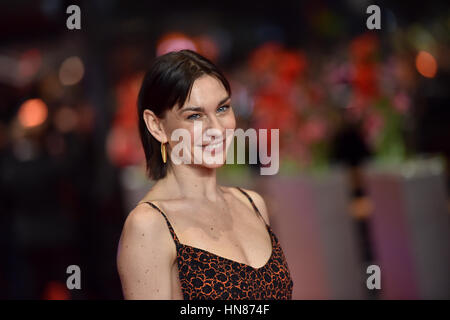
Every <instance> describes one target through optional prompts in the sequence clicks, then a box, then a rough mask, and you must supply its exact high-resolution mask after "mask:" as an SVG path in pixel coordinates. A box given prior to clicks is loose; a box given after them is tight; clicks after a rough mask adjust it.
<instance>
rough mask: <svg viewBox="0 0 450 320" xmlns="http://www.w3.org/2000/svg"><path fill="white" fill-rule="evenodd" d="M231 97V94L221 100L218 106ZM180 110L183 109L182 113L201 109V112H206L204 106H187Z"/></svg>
mask: <svg viewBox="0 0 450 320" xmlns="http://www.w3.org/2000/svg"><path fill="white" fill-rule="evenodd" d="M230 98H231V97H230V96H227V97H225V98H223V99H222V100H220V102H219V103H218V104H217V106H220V105H222V104H224V103H225V102H226V101H227V100H229V99H230ZM180 111H181V112H180V113H183V112H185V111H201V112H204V111H205V108H202V107H187V108H183V109H181V110H180Z"/></svg>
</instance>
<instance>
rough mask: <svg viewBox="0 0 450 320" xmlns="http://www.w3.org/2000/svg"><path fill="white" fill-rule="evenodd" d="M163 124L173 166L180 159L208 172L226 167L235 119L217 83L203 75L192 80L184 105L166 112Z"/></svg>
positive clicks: (214, 79)
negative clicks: (209, 169)
mask: <svg viewBox="0 0 450 320" xmlns="http://www.w3.org/2000/svg"><path fill="white" fill-rule="evenodd" d="M162 123H163V125H164V130H165V133H166V134H167V137H168V139H169V140H168V142H169V146H168V150H167V152H168V157H170V158H171V160H172V162H173V163H175V164H177V160H178V159H181V158H183V159H185V160H186V159H188V162H189V163H191V164H193V165H200V166H203V167H207V168H218V167H220V166H222V165H223V164H224V163H225V161H226V154H227V150H228V147H229V145H230V143H231V141H232V139H233V136H232V133H233V132H234V129H235V128H236V119H235V117H234V112H233V109H232V107H231V101H230V96H229V95H228V93H227V91H226V90H225V87H224V86H223V85H222V83H221V82H220V81H219V80H218V79H216V78H214V77H212V76H208V75H204V76H202V77H200V78H198V79H197V80H195V81H194V83H193V85H192V90H191V93H190V96H189V97H188V99H187V100H186V102H185V104H184V105H183V106H182V107H181V108H173V109H171V110H169V111H168V112H167V115H166V117H165V118H164V119H163V121H162ZM227 132H228V134H227ZM230 133H231V134H230ZM181 137H183V138H181ZM188 137H189V138H188ZM185 140H186V141H185ZM188 155H189V156H188ZM187 156H188V157H187ZM181 161H182V160H181ZM179 162H180V161H179ZM179 162H178V163H179Z"/></svg>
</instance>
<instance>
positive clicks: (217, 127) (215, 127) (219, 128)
mask: <svg viewBox="0 0 450 320" xmlns="http://www.w3.org/2000/svg"><path fill="white" fill-rule="evenodd" d="M205 135H206V136H214V137H215V138H217V136H218V135H222V137H224V126H223V125H222V123H221V122H220V119H218V118H217V117H216V116H215V115H212V116H210V117H208V123H207V126H206V128H205Z"/></svg>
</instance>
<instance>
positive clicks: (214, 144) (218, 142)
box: [200, 139, 226, 148]
mask: <svg viewBox="0 0 450 320" xmlns="http://www.w3.org/2000/svg"><path fill="white" fill-rule="evenodd" d="M225 140H226V139H223V140H220V141H217V142H213V143H208V144H203V145H200V147H202V148H205V147H207V146H218V145H221V144H225Z"/></svg>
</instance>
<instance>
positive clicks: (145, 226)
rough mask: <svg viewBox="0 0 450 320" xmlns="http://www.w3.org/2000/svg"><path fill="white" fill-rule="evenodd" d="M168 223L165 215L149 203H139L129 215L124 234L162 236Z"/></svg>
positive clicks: (149, 236) (148, 236) (150, 236)
mask: <svg viewBox="0 0 450 320" xmlns="http://www.w3.org/2000/svg"><path fill="white" fill-rule="evenodd" d="M166 229H167V224H166V221H165V219H164V217H163V216H162V215H161V213H159V212H158V211H157V210H156V209H155V208H153V207H152V206H150V205H149V204H147V203H139V204H138V205H137V206H136V207H135V208H134V209H133V210H132V211H131V212H130V213H129V214H128V216H127V218H126V220H125V223H124V226H123V230H122V235H124V234H127V235H130V236H138V237H139V236H141V237H144V238H145V236H146V235H147V239H149V238H153V239H154V240H155V238H160V237H161V236H162V235H163V234H164V233H165V231H166Z"/></svg>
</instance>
